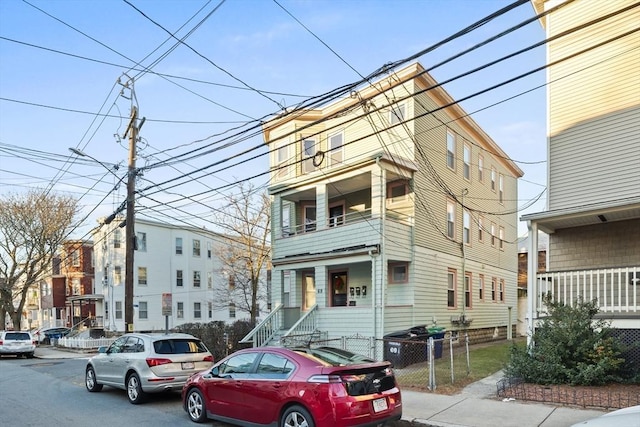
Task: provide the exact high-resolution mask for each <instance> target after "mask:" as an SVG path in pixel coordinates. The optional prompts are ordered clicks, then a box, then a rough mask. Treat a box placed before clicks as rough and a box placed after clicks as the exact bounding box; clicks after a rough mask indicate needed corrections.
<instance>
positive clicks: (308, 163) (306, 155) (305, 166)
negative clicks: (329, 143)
mask: <svg viewBox="0 0 640 427" xmlns="http://www.w3.org/2000/svg"><path fill="white" fill-rule="evenodd" d="M316 151H317V146H316V140H315V139H313V138H304V139H303V140H302V173H303V174H305V173H311V172H313V171H315V170H316V167H315V166H314V164H313V161H314V158H315V155H316Z"/></svg>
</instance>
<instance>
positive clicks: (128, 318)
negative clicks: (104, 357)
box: [124, 105, 138, 332]
mask: <svg viewBox="0 0 640 427" xmlns="http://www.w3.org/2000/svg"><path fill="white" fill-rule="evenodd" d="M137 120H138V109H137V107H136V106H135V105H134V106H132V107H131V120H130V121H129V126H127V130H126V131H125V133H124V137H125V138H126V136H127V133H129V132H130V133H129V168H128V173H127V219H126V225H125V227H126V228H125V236H126V244H125V251H126V253H125V276H124V330H125V332H133V331H134V328H133V257H134V254H135V250H136V232H135V221H136V220H135V212H134V210H135V196H136V194H135V193H136V142H137V139H138V125H137Z"/></svg>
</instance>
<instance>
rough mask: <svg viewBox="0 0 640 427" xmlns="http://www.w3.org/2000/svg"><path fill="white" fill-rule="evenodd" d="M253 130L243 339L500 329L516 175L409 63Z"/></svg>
mask: <svg viewBox="0 0 640 427" xmlns="http://www.w3.org/2000/svg"><path fill="white" fill-rule="evenodd" d="M263 130H264V139H265V142H266V144H267V145H268V147H269V150H270V153H271V155H270V162H271V170H272V173H271V186H270V188H269V191H270V195H271V197H272V254H273V255H272V264H273V271H272V289H273V291H272V302H273V311H272V313H271V315H270V317H269V318H267V319H265V322H263V324H262V325H260V326H259V327H258V328H257V329H256V330H254V331H253V332H252V333H251V334H250V335H249V336H247V337H246V338H245V341H252V342H253V344H254V346H259V345H264V344H267V343H269V342H273V341H274V339H275V338H276V337H282V336H291V335H296V334H303V333H318V332H321V333H323V334H324V335H326V336H328V337H329V338H335V337H340V336H350V335H353V334H360V335H364V336H369V337H375V338H383V336H384V335H385V334H388V333H391V332H394V331H397V330H402V329H405V328H409V327H411V326H415V325H421V324H427V325H432V324H434V323H437V325H439V326H441V327H444V328H446V329H447V330H449V331H453V332H458V331H470V332H471V333H472V334H475V335H476V337H477V338H478V339H479V338H480V337H489V338H490V337H493V336H496V335H500V336H502V337H505V336H506V332H507V329H510V328H511V326H512V325H514V324H515V322H516V318H515V316H516V313H515V310H516V297H517V294H516V281H517V256H516V249H517V247H516V244H515V242H516V238H517V227H516V223H517V215H516V211H517V179H518V178H519V177H520V176H522V172H521V170H520V169H519V168H518V167H517V166H516V165H515V164H514V163H513V162H512V161H511V160H509V159H508V156H507V155H506V154H505V153H504V152H503V151H502V150H501V149H500V147H499V146H498V145H497V144H496V143H495V142H494V141H493V140H492V139H491V138H490V137H489V136H488V135H487V134H486V133H485V132H484V131H483V130H482V129H481V128H480V126H479V125H478V124H477V123H475V122H474V121H473V120H472V119H471V118H470V117H469V116H468V115H467V114H466V113H465V112H464V111H463V110H462V108H461V107H460V106H459V105H457V104H456V103H455V102H454V100H453V99H452V98H451V97H450V96H449V95H448V94H447V92H446V91H445V90H444V89H443V88H442V87H440V86H438V85H437V83H436V82H435V81H434V80H433V79H432V77H431V76H430V75H429V74H427V73H426V72H425V70H424V68H423V67H422V66H421V65H420V64H413V65H410V66H408V67H406V68H404V69H402V70H400V71H398V72H394V73H392V74H390V75H389V76H388V77H387V78H385V79H383V80H380V81H379V82H377V83H375V84H373V85H372V86H369V87H366V88H364V89H362V90H361V91H358V92H354V93H353V94H352V96H351V97H348V98H347V99H343V100H341V101H337V102H334V103H332V104H331V105H327V106H326V107H324V108H322V109H317V110H305V111H296V112H294V113H290V114H284V115H282V116H281V117H279V118H276V119H274V120H272V121H269V122H267V123H265V125H264V126H263ZM512 309H513V311H512Z"/></svg>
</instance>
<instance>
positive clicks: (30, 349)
mask: <svg viewBox="0 0 640 427" xmlns="http://www.w3.org/2000/svg"><path fill="white" fill-rule="evenodd" d="M35 351H36V341H35V340H34V339H33V337H32V336H31V333H29V332H28V331H0V356H1V355H5V354H15V355H16V356H17V357H20V356H24V357H26V358H28V359H31V358H32V357H33V353H34V352H35Z"/></svg>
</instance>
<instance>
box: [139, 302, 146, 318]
mask: <svg viewBox="0 0 640 427" xmlns="http://www.w3.org/2000/svg"><path fill="white" fill-rule="evenodd" d="M148 318H149V305H148V304H147V302H146V301H138V319H148Z"/></svg>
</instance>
